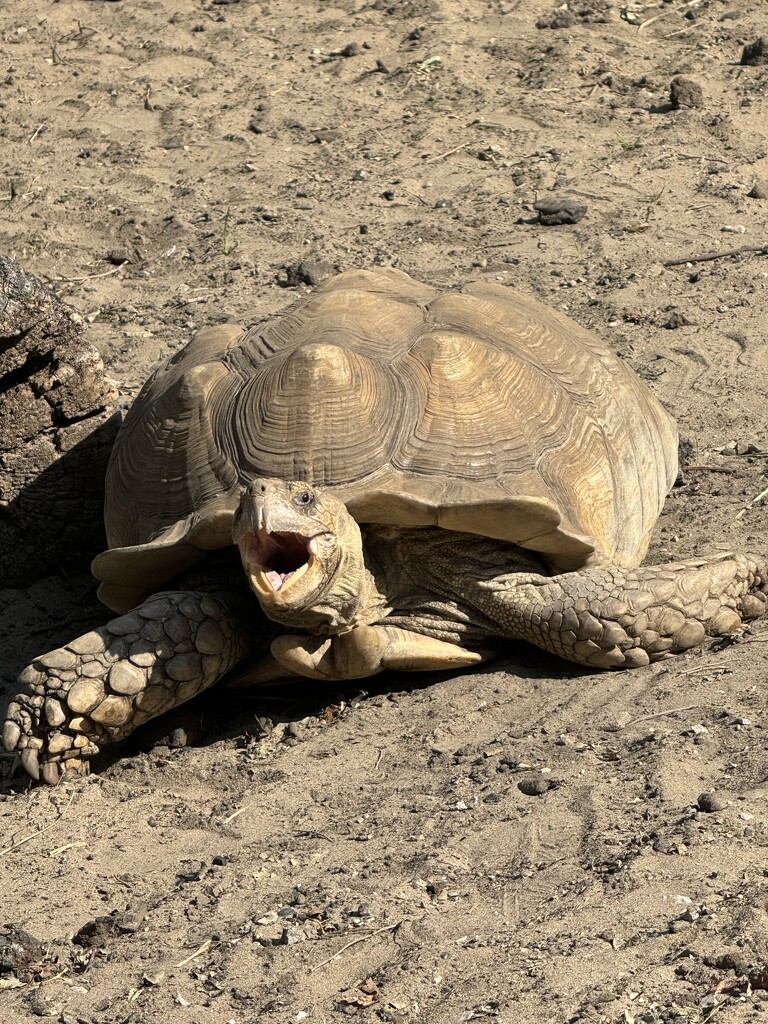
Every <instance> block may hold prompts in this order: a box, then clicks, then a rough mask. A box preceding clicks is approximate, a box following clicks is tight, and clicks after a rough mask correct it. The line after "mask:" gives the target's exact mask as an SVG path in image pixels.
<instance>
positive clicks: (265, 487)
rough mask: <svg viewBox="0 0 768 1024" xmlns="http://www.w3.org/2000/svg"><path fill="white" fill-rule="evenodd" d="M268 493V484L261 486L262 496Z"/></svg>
mask: <svg viewBox="0 0 768 1024" xmlns="http://www.w3.org/2000/svg"><path fill="white" fill-rule="evenodd" d="M266 492H267V485H266V484H262V485H261V493H262V494H266Z"/></svg>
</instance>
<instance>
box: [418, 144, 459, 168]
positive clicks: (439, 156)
mask: <svg viewBox="0 0 768 1024" xmlns="http://www.w3.org/2000/svg"><path fill="white" fill-rule="evenodd" d="M468 145H469V143H468V142H462V144H461V145H460V146H454V148H453V149H447V150H446V151H445V153H437V154H436V155H435V156H430V157H428V158H427V159H426V160H425V161H424V163H425V164H433V163H434V162H435V160H444V159H445V158H446V157H447V156H452V155H453V154H454V153H458V152H459V150H462V149H466V148H467V146H468Z"/></svg>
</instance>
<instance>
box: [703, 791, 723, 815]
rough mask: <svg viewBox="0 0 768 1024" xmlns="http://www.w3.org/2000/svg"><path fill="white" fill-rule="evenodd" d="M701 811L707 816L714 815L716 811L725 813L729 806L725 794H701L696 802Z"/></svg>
mask: <svg viewBox="0 0 768 1024" xmlns="http://www.w3.org/2000/svg"><path fill="white" fill-rule="evenodd" d="M696 803H697V804H698V808H699V810H700V811H704V812H705V813H706V814H713V813H714V812H716V811H724V810H725V808H726V807H727V806H728V798H727V796H725V794H723V793H718V792H712V793H700V794H699V797H698V799H697V800H696Z"/></svg>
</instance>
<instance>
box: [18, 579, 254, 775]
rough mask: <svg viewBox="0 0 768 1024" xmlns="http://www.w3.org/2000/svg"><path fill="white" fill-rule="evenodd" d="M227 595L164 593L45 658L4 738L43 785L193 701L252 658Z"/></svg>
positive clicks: (25, 682) (28, 676) (28, 671)
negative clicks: (248, 656)
mask: <svg viewBox="0 0 768 1024" xmlns="http://www.w3.org/2000/svg"><path fill="white" fill-rule="evenodd" d="M246 646H247V643H246V639H245V638H244V637H243V636H242V627H241V625H240V623H239V622H238V619H237V613H236V612H235V611H233V609H232V607H231V605H230V603H229V601H228V599H227V597H226V596H220V595H207V594H194V593H186V592H170V593H165V594H158V595H155V596H154V597H152V598H150V599H149V600H148V601H145V602H144V604H142V605H140V606H139V608H137V609H135V610H134V611H132V612H129V613H128V614H127V615H122V616H120V618H117V619H113V620H112V621H111V622H109V623H108V624H107V625H106V626H102V627H101V628H99V629H95V630H92V631H91V632H90V633H85V634H84V635H83V636H80V637H78V638H77V639H76V640H73V641H71V643H69V644H67V645H66V646H64V647H60V648H58V649H57V650H55V651H50V652H49V653H48V654H43V655H41V656H40V657H39V658H36V659H35V660H34V661H33V662H32V664H31V665H29V666H27V668H25V669H24V671H23V672H22V673H21V675H20V676H19V683H20V684H21V685H22V686H24V687H25V688H26V690H27V691H28V692H26V693H20V694H19V695H18V696H16V697H15V698H14V699H13V700H12V701H11V703H10V704H9V706H8V710H7V712H6V721H5V725H4V728H3V742H4V744H5V747H6V749H7V750H9V751H17V752H18V753H19V756H20V758H21V763H22V765H23V767H24V769H25V770H26V771H27V773H28V774H29V775H31V776H32V777H33V778H34V779H42V781H44V782H47V783H50V784H55V783H56V782H58V781H59V779H60V778H61V776H62V775H63V774H64V773H65V772H67V771H70V770H71V771H78V772H83V771H86V770H87V761H88V759H90V758H91V757H93V756H94V754H97V753H98V751H99V749H100V748H101V747H102V746H103V745H104V744H105V743H109V742H114V741H116V740H120V739H123V738H124V737H125V736H127V735H129V733H131V732H133V730H134V729H135V728H136V727H137V726H139V725H141V724H143V723H144V722H146V721H148V720H149V719H150V718H154V717H155V716H156V715H159V714H161V713H162V712H164V711H167V710H168V709H169V708H172V707H175V706H176V705H178V704H181V703H183V702H184V701H186V700H189V699H190V698H191V697H194V696H196V694H198V693H199V692H200V691H201V690H203V689H205V688H207V687H208V686H211V685H212V684H213V683H215V682H217V681H218V679H220V678H221V676H222V675H223V674H224V673H225V672H227V671H228V670H229V669H230V668H232V667H233V666H234V665H235V664H236V663H237V662H238V661H239V660H240V658H241V657H242V654H243V652H244V649H245V647H246Z"/></svg>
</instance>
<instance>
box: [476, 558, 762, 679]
mask: <svg viewBox="0 0 768 1024" xmlns="http://www.w3.org/2000/svg"><path fill="white" fill-rule="evenodd" d="M767 585H768V570H767V568H766V563H765V561H764V560H762V559H759V558H757V557H750V556H748V555H741V554H727V555H721V556H718V557H714V558H709V559H699V560H691V561H686V562H672V563H670V564H668V565H655V566H653V565H652V566H641V567H640V568H638V569H622V568H619V567H615V566H601V567H600V568H594V569H583V570H581V571H578V572H573V573H564V574H563V575H560V576H551V577H545V576H537V575H535V574H532V573H531V574H529V573H524V574H522V573H518V574H514V573H512V574H509V575H508V576H502V577H497V578H495V579H492V580H489V581H480V582H478V583H476V584H475V586H474V587H473V588H472V596H471V600H472V602H473V603H474V604H476V605H477V607H478V608H481V609H482V611H483V612H484V613H485V614H486V615H487V616H488V617H489V618H490V619H491V620H492V621H493V622H494V623H495V624H496V625H497V627H498V631H499V635H501V636H507V637H515V638H517V639H524V640H529V641H530V642H531V643H534V644H536V645H537V646H538V647H542V648H543V649H544V650H547V651H551V652H552V653H553V654H558V655H560V656H561V657H563V658H568V660H569V661H575V662H578V663H579V664H580V665H588V666H590V667H593V668H634V667H637V666H641V665H647V664H648V663H649V662H651V661H659V660H660V659H662V658H666V657H668V656H669V655H671V654H675V653H677V652H679V651H685V650H688V649H689V648H690V647H694V646H696V645H697V644H699V643H701V641H702V640H704V638H705V636H723V635H724V634H726V633H732V632H734V631H735V630H737V629H739V628H740V627H741V625H742V621H743V620H745V619H753V618H757V616H759V615H762V614H763V613H764V612H765V610H766V600H767V598H768V595H767V593H766V589H767Z"/></svg>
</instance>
